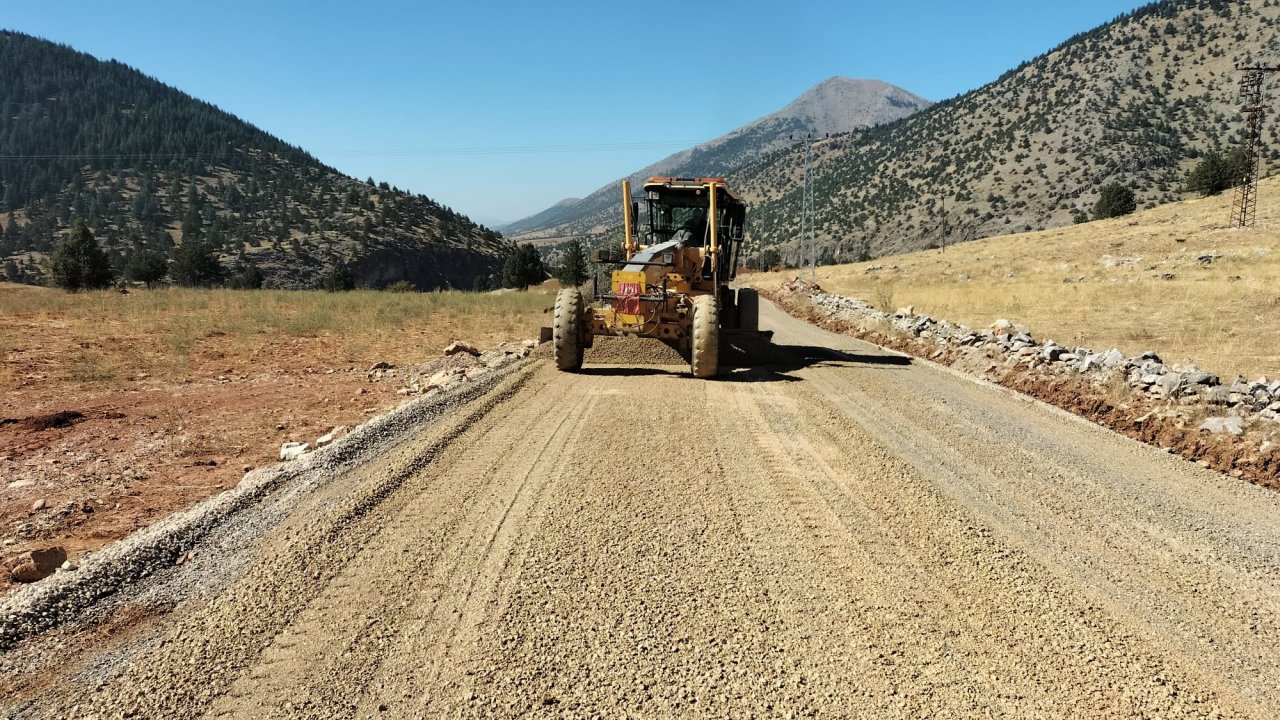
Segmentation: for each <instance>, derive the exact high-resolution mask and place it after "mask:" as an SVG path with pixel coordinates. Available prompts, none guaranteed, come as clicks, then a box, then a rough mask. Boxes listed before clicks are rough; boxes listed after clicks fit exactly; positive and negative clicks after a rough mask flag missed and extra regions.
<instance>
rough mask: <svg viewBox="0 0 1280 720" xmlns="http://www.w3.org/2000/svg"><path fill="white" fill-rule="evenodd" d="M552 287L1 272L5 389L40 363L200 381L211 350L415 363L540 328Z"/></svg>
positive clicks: (53, 376) (77, 372)
mask: <svg viewBox="0 0 1280 720" xmlns="http://www.w3.org/2000/svg"><path fill="white" fill-rule="evenodd" d="M553 294H554V291H553V290H551V289H545V290H544V289H537V288H535V289H534V290H532V291H530V292H523V293H520V292H507V293H500V294H475V293H463V292H433V293H386V292H375V291H356V292H348V293H321V292H296V291H284V290H274V291H273V290H261V291H238V290H187V289H177V288H171V289H164V290H155V291H134V292H132V293H129V294H127V295H121V294H119V293H116V292H112V291H102V292H89V293H75V294H71V293H64V292H61V291H57V290H51V289H47V288H38V287H29V286H23V285H10V284H4V283H0V328H3V333H0V357H3V358H4V364H3V366H0V388H2V389H3V390H5V391H9V390H11V389H12V388H14V387H16V386H18V385H21V383H22V381H23V379H24V378H28V377H29V376H31V375H32V374H38V375H42V376H44V377H42V378H40V379H47V380H51V381H53V382H56V383H57V384H59V385H66V386H72V387H76V388H79V389H82V390H111V389H124V388H130V387H132V383H133V382H135V381H136V380H137V379H138V377H139V376H141V375H144V374H145V375H148V376H149V377H151V378H155V379H160V380H165V381H173V382H183V381H191V380H194V379H196V377H195V375H197V374H198V373H199V370H200V369H201V368H202V366H204V365H206V364H207V363H208V362H209V361H213V360H218V359H221V358H226V359H227V360H228V363H230V364H237V363H241V362H244V361H248V362H253V361H254V359H255V358H258V357H260V356H263V355H270V354H272V353H273V352H275V351H278V350H280V349H282V348H288V352H289V353H290V354H291V355H294V356H295V357H296V358H297V359H298V360H299V361H301V362H302V365H317V366H319V365H323V366H326V367H333V366H339V365H356V366H359V365H362V364H363V365H368V364H370V363H373V362H378V361H384V362H391V363H394V364H406V363H410V362H415V361H421V359H422V358H423V356H424V355H434V354H435V353H436V352H437V351H438V350H439V349H440V348H441V347H443V346H444V345H445V344H447V343H448V342H449V341H450V340H453V339H456V338H466V339H469V340H471V341H472V342H474V343H478V344H484V343H496V342H498V341H500V340H511V339H519V338H522V337H529V336H533V337H536V336H537V328H538V327H539V326H540V325H541V324H543V322H544V318H543V316H542V309H543V308H544V306H548V305H550V304H551V302H552V300H553ZM214 364H215V365H216V364H217V363H216V362H215V363H214ZM300 367H301V365H300ZM215 374H221V373H215Z"/></svg>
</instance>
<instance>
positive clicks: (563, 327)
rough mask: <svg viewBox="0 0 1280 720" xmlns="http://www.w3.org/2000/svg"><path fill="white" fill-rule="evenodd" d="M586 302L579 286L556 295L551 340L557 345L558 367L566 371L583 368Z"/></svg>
mask: <svg viewBox="0 0 1280 720" xmlns="http://www.w3.org/2000/svg"><path fill="white" fill-rule="evenodd" d="M584 313H585V304H584V303H583V302H582V292H581V291H580V290H578V289H577V288H565V289H564V290H561V291H560V292H559V293H558V294H557V295H556V308H555V314H556V317H555V321H554V322H553V323H552V325H551V342H552V344H553V345H554V347H555V356H556V367H557V368H559V369H561V370H565V371H570V372H572V371H575V370H581V369H582V320H583V315H584Z"/></svg>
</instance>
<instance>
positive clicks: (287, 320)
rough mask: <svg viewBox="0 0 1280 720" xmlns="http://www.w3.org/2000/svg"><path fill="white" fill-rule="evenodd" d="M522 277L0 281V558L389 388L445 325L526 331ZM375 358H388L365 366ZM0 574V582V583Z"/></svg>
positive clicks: (193, 497)
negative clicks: (82, 288)
mask: <svg viewBox="0 0 1280 720" xmlns="http://www.w3.org/2000/svg"><path fill="white" fill-rule="evenodd" d="M556 289H557V286H556V285H555V283H553V282H549V283H547V284H546V285H545V286H544V287H541V288H534V289H531V290H529V291H528V292H503V293H490V294H474V293H461V292H439V293H386V292H371V291H358V292H349V293H323V292H288V291H235V290H182V289H167V290H155V291H133V292H130V293H128V294H126V295H121V294H119V293H116V292H109V291H104V292H91V293H78V294H68V293H64V292H62V291H60V290H53V289H48V288H37V287H28V286H22V285H10V284H0V479H3V482H0V562H2V561H4V560H5V559H6V558H9V557H13V556H15V554H16V553H19V552H21V551H23V550H25V549H29V548H30V547H34V546H36V545H47V544H58V545H62V546H64V547H65V548H66V549H67V550H68V551H69V552H70V553H71V554H72V555H73V556H75V555H76V554H78V553H80V552H83V551H86V550H93V549H94V548H96V547H99V546H101V545H103V544H105V543H106V542H109V541H111V540H113V539H116V538H119V537H123V536H124V535H126V534H128V533H129V532H131V531H133V530H134V529H136V528H138V527H141V526H144V525H146V524H149V523H150V522H153V521H154V520H156V519H159V518H161V517H164V516H165V515H168V514H169V513H171V512H173V511H175V510H180V509H182V508H185V507H187V506H188V505H190V504H192V503H194V502H197V501H199V500H201V499H204V498H206V497H208V496H210V495H213V494H215V493H217V492H218V491H220V490H222V489H225V488H227V487H230V486H233V485H235V484H236V483H237V482H239V480H240V478H241V477H242V474H243V473H244V472H245V470H246V469H248V468H252V467H257V466H260V465H263V464H265V463H270V462H275V461H276V459H277V453H278V452H279V448H280V444H281V443H282V442H284V441H289V440H299V441H303V442H313V441H314V440H315V439H316V438H317V437H318V436H320V435H322V434H324V433H326V432H328V431H329V430H330V429H332V428H334V427H336V426H347V427H354V426H355V425H358V424H359V423H361V422H364V421H365V420H368V419H369V418H370V417H372V416H373V415H375V414H377V413H379V412H382V411H384V410H387V409H389V408H391V407H394V406H395V405H398V404H399V403H401V402H403V401H404V399H405V398H404V397H403V395H401V393H400V389H401V388H402V387H404V386H405V385H407V384H408V378H407V375H408V374H410V373H412V372H413V370H414V369H415V366H421V365H423V364H424V363H428V362H430V361H433V360H436V359H438V358H439V357H440V355H441V349H442V348H444V347H445V345H447V344H448V343H449V342H451V341H453V340H456V339H462V340H467V341H470V342H471V343H473V344H475V345H477V346H479V347H481V348H487V347H492V346H494V345H496V344H497V343H499V342H501V341H507V340H520V339H523V338H529V337H533V338H536V337H537V335H538V328H539V327H540V326H541V325H543V324H544V323H546V316H545V315H544V314H543V312H542V311H543V310H544V309H545V308H548V307H550V306H551V304H552V303H553V301H554V294H555V291H556ZM375 363H387V364H389V365H391V366H394V369H392V370H390V371H386V372H384V373H379V374H373V375H371V374H369V373H368V372H367V371H368V370H369V369H370V366H371V365H373V364H375ZM8 579H9V577H8V573H0V589H3V587H4V586H5V585H6V583H7V582H8Z"/></svg>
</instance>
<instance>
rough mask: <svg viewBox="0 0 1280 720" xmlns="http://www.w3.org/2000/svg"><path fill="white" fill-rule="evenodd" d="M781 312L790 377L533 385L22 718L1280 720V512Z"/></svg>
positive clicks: (1131, 445) (633, 374) (769, 323)
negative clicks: (1216, 719)
mask: <svg viewBox="0 0 1280 720" xmlns="http://www.w3.org/2000/svg"><path fill="white" fill-rule="evenodd" d="M762 313H763V318H762V322H763V323H764V325H765V326H766V327H771V328H772V329H774V330H775V331H776V335H775V338H774V339H775V343H776V344H778V345H780V346H784V347H783V349H782V350H783V351H781V352H774V353H771V359H772V361H773V362H771V364H770V365H768V366H759V367H753V368H736V369H734V370H732V371H731V372H730V373H729V374H728V376H727V377H726V378H724V379H723V380H720V381H716V382H708V381H698V380H693V379H691V378H689V377H687V375H686V373H685V371H684V370H683V369H681V368H678V367H654V366H648V367H629V368H628V367H616V366H600V365H596V366H591V365H588V366H587V368H586V369H585V370H584V371H583V373H581V374H577V375H566V374H560V373H557V372H555V370H554V369H553V367H552V366H551V363H549V362H547V361H545V360H543V361H539V362H535V363H534V364H532V365H531V366H530V367H529V368H527V369H524V370H520V371H517V372H516V373H514V374H513V375H512V376H511V377H509V378H507V379H506V380H504V381H502V383H501V384H499V386H498V387H497V388H496V389H495V390H493V391H492V392H491V393H490V395H489V396H488V398H489V399H488V400H487V401H485V402H484V404H485V405H486V406H487V408H486V411H485V412H483V413H482V414H481V413H478V412H474V411H473V412H468V411H467V409H466V408H463V409H462V410H459V411H458V412H457V413H455V414H454V415H451V416H449V417H447V418H445V419H443V420H441V421H440V422H436V423H434V424H432V425H430V426H429V427H428V428H427V429H426V430H423V431H420V432H419V433H418V434H417V435H416V436H415V437H412V438H409V439H408V440H407V441H406V442H404V443H401V444H398V445H395V446H393V447H391V448H390V449H388V450H384V451H381V452H379V453H378V454H377V456H375V457H371V458H370V459H369V460H368V461H367V462H366V463H364V464H362V465H358V466H356V467H354V468H348V469H346V470H344V471H343V472H344V474H343V476H342V477H341V478H340V480H339V481H335V482H333V483H330V484H329V485H328V486H326V487H325V489H324V490H323V491H321V492H319V493H317V494H316V495H315V496H314V497H311V498H309V499H308V500H307V501H306V502H302V503H299V504H298V506H297V507H296V508H295V509H294V510H293V511H292V514H291V515H290V517H288V518H287V519H286V520H285V521H284V522H283V523H282V524H281V525H280V526H279V527H278V528H277V529H275V530H274V531H273V532H272V533H271V534H269V535H268V536H267V537H266V538H265V540H264V541H263V542H262V543H261V546H260V547H259V548H257V549H256V550H253V551H252V552H255V553H256V555H255V556H254V557H253V559H252V561H251V562H249V563H246V565H247V569H245V570H244V571H243V573H242V574H241V575H240V576H239V577H238V579H237V580H235V581H234V582H232V583H231V584H230V585H229V586H228V587H227V589H226V590H225V591H223V592H222V593H221V594H219V595H217V596H216V597H214V598H212V599H207V600H201V601H200V602H192V603H188V604H187V605H185V606H181V607H179V608H177V609H176V610H174V611H173V612H172V613H169V614H168V615H166V616H164V617H163V618H161V619H159V620H157V621H154V622H152V623H149V624H144V625H143V626H142V627H140V628H135V629H134V630H132V631H131V632H128V633H125V634H124V636H123V639H120V638H114V639H113V641H112V642H110V643H106V640H104V639H103V638H104V637H105V635H106V634H105V633H103V634H99V635H92V634H90V635H85V634H79V635H75V636H73V637H67V636H60V635H58V634H56V633H52V634H47V635H48V636H46V637H38V638H35V639H33V640H29V641H27V644H28V645H32V644H35V646H36V647H37V648H38V647H39V643H55V644H59V645H60V646H62V647H64V648H65V647H66V645H67V644H68V643H72V644H74V645H75V647H76V649H75V653H74V655H73V658H74V659H73V660H72V661H69V662H67V663H65V664H63V665H62V666H61V667H58V668H56V669H51V668H43V669H42V670H41V671H40V672H38V673H36V672H32V673H28V674H27V675H22V674H21V673H18V674H17V675H16V676H15V677H17V679H13V680H10V681H9V683H8V686H7V688H8V690H9V692H8V693H7V697H5V698H4V700H0V703H2V704H3V705H5V706H7V707H8V712H9V713H10V714H12V715H14V716H19V717H80V716H96V717H117V716H120V715H125V716H140V717H156V718H185V717H255V718H256V717H441V716H468V717H471V716H475V717H493V716H499V717H506V716H517V715H520V716H535V717H536V716H546V717H617V716H634V717H666V716H677V715H678V716H690V715H694V716H715V717H748V716H762V717H791V716H806V715H819V716H835V717H849V716H852V717H869V718H871V717H874V718H894V717H902V718H918V717H930V718H945V717H964V718H967V717H1014V718H1028V717H1034V718H1041V717H1043V718H1127V717H1143V718H1179V717H1249V718H1275V717H1280V495H1277V494H1276V493H1273V492H1269V491H1266V490H1263V489H1261V488H1258V487H1254V486H1251V485H1247V484H1245V483H1242V482H1239V481H1236V480H1232V479H1230V478H1227V477H1224V476H1221V475H1218V474H1216V473H1211V472H1209V471H1207V470H1203V469H1201V468H1199V467H1197V466H1196V465H1194V464H1191V463H1188V462H1185V461H1183V460H1180V459H1178V458H1175V457H1172V456H1170V455H1167V454H1165V453H1161V452H1159V451H1158V450H1154V449H1152V448H1149V447H1146V446H1142V445H1139V444H1137V443H1135V442H1132V441H1130V440H1128V439H1125V438H1122V437H1120V436H1118V435H1116V434H1113V433H1111V432H1109V431H1106V430H1103V429H1101V428H1098V427H1095V426H1092V425H1090V424H1088V423H1086V422H1084V421H1081V420H1078V419H1076V418H1074V417H1071V416H1068V415H1066V414H1065V413H1062V412H1059V411H1056V410H1054V409H1051V408H1048V407H1046V406H1044V405H1041V404H1039V403H1035V402H1032V401H1029V400H1027V399H1025V398H1022V397H1020V396H1018V395H1015V394H1013V393H1011V392H1009V391H1006V390H1002V389H999V388H995V387H991V386H988V385H984V384H980V383H977V382H974V381H972V380H969V379H967V378H964V377H961V376H960V375H958V374H955V373H952V372H950V371H947V370H943V369H939V368H936V367H934V366H931V365H928V364H925V363H921V362H919V361H908V360H907V359H905V358H902V357H899V356H897V355H893V354H890V353H886V352H884V351H881V350H878V349H876V348H874V347H872V346H869V345H866V344H864V343H861V342H859V341H857V340H854V339H851V338H847V337H843V336H839V335H833V334H830V333H827V332H825V331H822V330H819V329H816V328H813V327H811V326H808V325H805V324H803V323H800V322H798V321H796V320H793V319H790V318H788V317H786V316H785V315H783V314H782V313H780V312H779V311H778V310H777V309H775V308H774V307H773V306H771V305H768V304H764V307H762ZM478 402H479V401H478ZM474 404H475V403H473V405H474ZM468 407H470V406H468ZM103 643H106V644H109V645H110V647H111V649H110V657H112V658H118V661H116V662H104V661H103V657H104V653H106V652H107V651H106V650H104V649H103V647H104V644H103ZM24 651H25V652H27V653H30V652H31V647H27V648H25V650H24Z"/></svg>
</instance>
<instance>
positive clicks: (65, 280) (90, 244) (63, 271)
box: [49, 220, 111, 292]
mask: <svg viewBox="0 0 1280 720" xmlns="http://www.w3.org/2000/svg"><path fill="white" fill-rule="evenodd" d="M49 273H50V280H51V281H52V282H53V284H54V285H55V286H57V287H60V288H62V289H64V290H68V291H70V292H75V291H77V290H96V289H100V288H104V287H106V286H108V285H110V284H111V261H110V260H109V259H108V258H107V254H106V253H104V252H103V251H102V248H100V247H98V241H97V240H94V238H93V233H92V232H90V231H89V228H88V226H87V225H85V224H84V221H82V220H76V221H75V223H74V224H72V226H71V232H69V233H67V235H66V236H65V237H63V238H62V239H61V240H59V241H58V246H57V248H55V249H54V251H53V256H52V257H51V258H50V261H49Z"/></svg>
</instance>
